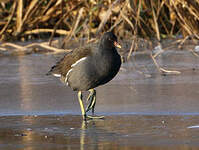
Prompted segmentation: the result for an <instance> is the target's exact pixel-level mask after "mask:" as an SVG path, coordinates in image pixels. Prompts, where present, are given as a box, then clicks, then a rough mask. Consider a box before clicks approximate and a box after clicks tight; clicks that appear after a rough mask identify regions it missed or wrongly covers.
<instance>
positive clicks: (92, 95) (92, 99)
mask: <svg viewBox="0 0 199 150" xmlns="http://www.w3.org/2000/svg"><path fill="white" fill-rule="evenodd" d="M89 92H90V93H89V96H88V98H87V102H88V101H90V104H89V105H88V106H87V108H86V112H88V111H89V110H91V109H92V114H93V116H87V117H88V118H92V119H102V118H104V116H94V112H95V104H96V90H95V89H90V90H89Z"/></svg>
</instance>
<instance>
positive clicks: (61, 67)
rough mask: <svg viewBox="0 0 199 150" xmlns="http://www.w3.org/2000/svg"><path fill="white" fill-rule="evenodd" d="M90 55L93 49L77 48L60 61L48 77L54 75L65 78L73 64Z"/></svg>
mask: <svg viewBox="0 0 199 150" xmlns="http://www.w3.org/2000/svg"><path fill="white" fill-rule="evenodd" d="M88 55H92V51H91V47H82V48H76V49H74V50H73V51H72V52H70V53H68V54H66V55H65V56H64V57H63V58H62V59H61V60H60V61H58V62H57V63H56V64H55V65H54V66H53V67H52V68H51V70H50V71H49V72H48V73H47V75H50V74H54V75H55V76H60V77H65V76H66V74H67V72H68V71H69V70H70V69H71V68H72V65H73V64H75V63H76V62H77V61H78V60H80V59H81V58H83V57H87V56H88Z"/></svg>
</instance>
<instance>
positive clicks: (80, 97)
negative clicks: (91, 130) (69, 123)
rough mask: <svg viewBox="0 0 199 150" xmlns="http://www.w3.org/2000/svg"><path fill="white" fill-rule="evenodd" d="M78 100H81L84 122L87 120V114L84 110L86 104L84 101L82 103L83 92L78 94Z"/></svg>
mask: <svg viewBox="0 0 199 150" xmlns="http://www.w3.org/2000/svg"><path fill="white" fill-rule="evenodd" d="M78 100H79V105H80V108H81V112H82V117H83V119H84V120H86V113H85V110H84V104H83V101H82V92H81V91H79V92H78Z"/></svg>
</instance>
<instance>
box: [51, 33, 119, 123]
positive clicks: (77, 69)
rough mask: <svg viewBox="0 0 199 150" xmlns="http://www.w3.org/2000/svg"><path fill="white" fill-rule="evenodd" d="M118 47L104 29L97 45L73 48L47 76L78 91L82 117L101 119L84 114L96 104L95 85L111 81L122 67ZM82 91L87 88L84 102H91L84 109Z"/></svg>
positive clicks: (115, 39) (110, 34)
mask: <svg viewBox="0 0 199 150" xmlns="http://www.w3.org/2000/svg"><path fill="white" fill-rule="evenodd" d="M116 47H118V48H121V46H120V45H119V44H118V43H117V37H116V36H115V35H114V34H113V32H106V33H105V34H104V35H103V36H102V37H101V39H100V42H99V45H98V48H94V47H92V46H86V47H81V48H76V49H74V50H73V51H72V52H70V53H68V54H66V55H65V56H64V57H63V58H62V59H61V60H60V61H59V62H57V63H56V65H55V66H53V67H52V68H51V70H50V71H49V72H48V73H47V75H50V74H52V75H54V76H55V77H59V78H60V79H61V80H62V81H63V82H64V83H66V84H67V85H68V86H69V87H71V88H72V89H73V90H74V91H78V100H79V103H80V107H81V112H82V116H83V119H85V120H86V119H87V118H103V116H94V115H92V116H89V115H86V113H87V112H88V111H90V110H92V113H93V114H94V108H95V104H96V90H95V89H94V88H96V87H98V86H100V85H103V84H105V83H107V82H109V81H110V80H112V79H113V78H114V77H115V75H116V74H117V73H118V71H119V69H120V66H121V58H120V55H119V54H118V52H117V49H116ZM82 91H89V92H90V93H89V96H88V98H87V101H90V104H89V105H88V106H87V108H86V110H85V109H84V105H83V102H82Z"/></svg>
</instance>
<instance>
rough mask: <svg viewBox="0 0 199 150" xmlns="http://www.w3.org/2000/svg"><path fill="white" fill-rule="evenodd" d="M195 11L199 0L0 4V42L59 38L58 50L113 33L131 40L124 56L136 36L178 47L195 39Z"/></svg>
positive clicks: (198, 16) (198, 21)
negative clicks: (173, 40)
mask: <svg viewBox="0 0 199 150" xmlns="http://www.w3.org/2000/svg"><path fill="white" fill-rule="evenodd" d="M198 8H199V0H26V1H25V0H12V1H11V0H1V1H0V41H4V42H5V41H15V40H17V41H19V40H21V41H24V40H29V39H31V40H33V39H43V38H48V39H49V42H47V43H42V44H43V47H47V46H48V48H50V47H51V44H52V41H53V38H54V37H58V36H60V35H62V36H63V37H64V39H63V41H62V43H61V44H60V45H61V46H60V47H59V48H62V47H63V46H64V44H65V43H67V42H68V41H70V40H71V39H80V38H86V39H88V41H90V40H91V39H93V38H97V37H99V36H100V35H101V34H102V33H103V32H105V31H110V30H114V32H115V33H116V34H117V36H118V37H119V38H120V39H129V37H131V46H130V48H129V51H130V53H129V56H130V54H131V53H132V52H133V51H134V50H135V49H137V48H138V46H137V43H138V42H137V40H138V38H137V37H140V38H143V39H146V40H148V41H150V39H151V38H153V39H154V38H155V39H157V41H161V39H164V38H175V37H182V39H181V40H178V41H177V43H180V45H182V44H183V43H184V42H185V41H186V40H187V39H190V38H191V39H199V9H198ZM8 45H9V43H7V45H6V43H4V46H8ZM33 45H34V44H33ZM40 46H41V47H42V45H40ZM29 47H31V46H30V45H29ZM3 48H4V47H2V46H1V47H0V49H3ZM51 48H52V50H56V48H53V47H51ZM59 50H60V49H58V51H59Z"/></svg>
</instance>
